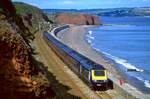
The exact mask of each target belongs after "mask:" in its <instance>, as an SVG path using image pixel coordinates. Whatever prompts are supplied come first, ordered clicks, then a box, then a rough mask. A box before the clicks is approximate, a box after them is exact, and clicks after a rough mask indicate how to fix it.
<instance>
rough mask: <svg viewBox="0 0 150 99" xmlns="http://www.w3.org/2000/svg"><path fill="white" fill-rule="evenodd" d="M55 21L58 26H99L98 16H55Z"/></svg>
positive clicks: (65, 14)
mask: <svg viewBox="0 0 150 99" xmlns="http://www.w3.org/2000/svg"><path fill="white" fill-rule="evenodd" d="M55 21H56V22H57V23H58V24H76V25H100V20H99V17H98V16H94V15H85V14H67V13H62V14H59V15H57V17H56V18H55Z"/></svg>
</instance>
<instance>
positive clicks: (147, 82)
mask: <svg viewBox="0 0 150 99" xmlns="http://www.w3.org/2000/svg"><path fill="white" fill-rule="evenodd" d="M136 78H137V79H138V80H140V81H142V82H144V84H145V87H147V88H150V81H149V80H144V79H143V78H141V77H136Z"/></svg>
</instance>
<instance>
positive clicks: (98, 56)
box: [56, 25, 150, 99]
mask: <svg viewBox="0 0 150 99" xmlns="http://www.w3.org/2000/svg"><path fill="white" fill-rule="evenodd" d="M90 27H92V26H87V25H84V26H83V25H82V26H75V25H71V26H70V28H68V29H65V30H62V31H60V32H59V33H58V34H57V35H56V36H57V38H59V40H60V41H62V42H63V43H64V44H65V45H67V46H69V47H71V48H72V49H74V50H76V51H77V52H79V53H80V54H82V55H84V56H86V57H88V58H89V59H91V60H93V61H94V62H96V63H98V64H101V65H103V66H104V68H106V69H107V70H108V77H109V78H110V79H111V80H112V81H113V82H114V89H115V90H116V91H120V90H122V93H123V94H124V96H125V97H126V96H127V97H128V96H131V97H132V96H133V97H136V98H140V99H143V98H144V99H149V97H150V96H149V94H143V93H142V92H141V91H139V90H138V89H137V88H135V87H133V86H132V85H130V84H129V83H127V82H126V76H125V75H123V73H122V72H120V71H119V70H118V69H117V67H115V65H114V64H113V63H112V62H110V60H108V59H107V58H106V57H104V56H103V54H102V53H100V52H97V51H96V50H95V49H93V48H92V47H91V46H90V44H89V43H88V42H87V40H86V35H87V33H88V32H87V28H90ZM121 79H123V80H124V84H123V86H121V85H120V80H121Z"/></svg>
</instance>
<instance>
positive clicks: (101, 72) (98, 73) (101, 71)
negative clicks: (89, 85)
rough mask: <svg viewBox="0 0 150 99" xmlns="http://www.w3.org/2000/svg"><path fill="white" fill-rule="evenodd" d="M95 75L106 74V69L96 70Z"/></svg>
mask: <svg viewBox="0 0 150 99" xmlns="http://www.w3.org/2000/svg"><path fill="white" fill-rule="evenodd" d="M94 75H95V76H105V71H104V70H95V71H94Z"/></svg>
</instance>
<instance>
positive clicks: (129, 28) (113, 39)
mask: <svg viewBox="0 0 150 99" xmlns="http://www.w3.org/2000/svg"><path fill="white" fill-rule="evenodd" d="M100 21H101V22H102V24H103V25H102V26H96V27H92V28H88V30H87V32H88V33H87V35H86V39H87V42H88V43H89V44H90V45H91V46H92V47H93V48H94V49H96V50H97V51H98V52H99V53H101V54H103V56H104V57H106V58H107V59H108V60H110V62H113V63H114V64H115V66H116V68H117V69H118V70H119V71H120V72H122V73H123V74H124V75H125V77H126V80H127V81H126V82H127V83H129V84H131V85H133V86H134V87H135V88H137V89H138V90H140V91H141V92H143V93H148V94H150V17H100Z"/></svg>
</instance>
